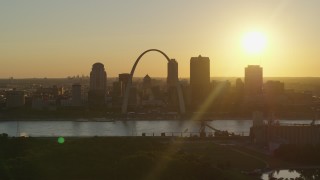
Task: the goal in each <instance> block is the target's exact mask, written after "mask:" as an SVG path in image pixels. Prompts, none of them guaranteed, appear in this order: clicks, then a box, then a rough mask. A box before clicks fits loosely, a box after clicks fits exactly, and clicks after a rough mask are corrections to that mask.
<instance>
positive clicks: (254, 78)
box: [244, 65, 263, 96]
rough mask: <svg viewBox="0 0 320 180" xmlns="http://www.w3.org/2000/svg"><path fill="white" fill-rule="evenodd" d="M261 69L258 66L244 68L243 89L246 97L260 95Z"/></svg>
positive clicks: (261, 83) (261, 84)
mask: <svg viewBox="0 0 320 180" xmlns="http://www.w3.org/2000/svg"><path fill="white" fill-rule="evenodd" d="M262 86H263V69H262V67H260V66H259V65H249V66H248V67H246V68H245V77H244V88H245V94H246V95H247V96H257V95H262Z"/></svg>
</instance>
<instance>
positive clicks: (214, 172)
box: [0, 137, 286, 180]
mask: <svg viewBox="0 0 320 180" xmlns="http://www.w3.org/2000/svg"><path fill="white" fill-rule="evenodd" d="M57 139H58V138H7V137H1V138H0V147H1V148H0V179H1V180H2V179H48V180H50V179H52V180H53V179H54V180H56V179H68V180H70V179H88V180H89V179H93V180H94V179H126V180H129V179H130V180H131V179H139V180H140V179H141V180H144V179H145V180H149V179H150V180H153V179H175V180H179V179H181V180H182V179H183V180H188V179H194V180H198V179H201V180H204V179H223V180H224V179H225V180H233V179H239V180H241V179H259V177H258V176H250V175H245V174H243V173H241V171H243V170H245V171H252V170H254V169H257V168H261V169H262V168H265V167H266V166H269V165H270V166H274V167H276V166H284V165H286V164H285V163H283V162H280V161H277V160H274V159H272V158H270V157H268V156H266V155H263V154H259V153H257V152H254V151H252V150H250V149H248V148H244V147H243V146H242V145H234V144H233V145H230V142H228V141H226V142H224V141H225V140H212V139H199V138H195V139H190V138H169V137H93V138H65V142H64V143H61V144H59V143H58V141H57ZM218 143H219V144H218Z"/></svg>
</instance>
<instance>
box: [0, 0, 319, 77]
mask: <svg viewBox="0 0 320 180" xmlns="http://www.w3.org/2000/svg"><path fill="white" fill-rule="evenodd" d="M319 7H320V1H319V0H308V1H302V0H259V1H258V0H243V1H242V0H241V1H240V0H227V1H225V0H201V1H191V0H190V1H186V0H161V1H150V0H149V1H148V0H134V1H133V0H121V1H119V0H103V1H102V0H91V1H87V0H68V1H63V0H56V1H46V0H30V1H20V0H9V1H0V24H1V26H0V78H8V77H14V78H33V77H48V78H49V77H67V76H74V75H78V74H79V75H82V74H83V75H89V72H90V71H91V66H92V64H93V63H95V62H101V63H103V64H104V65H105V68H106V71H107V74H108V76H109V77H115V76H117V75H118V74H119V73H125V72H129V71H130V70H131V67H132V65H133V63H134V61H135V59H136V58H137V57H138V56H139V55H140V54H141V53H142V52H143V51H145V50H147V49H150V48H157V49H160V50H163V51H164V52H165V53H167V54H168V56H169V57H170V58H175V59H176V60H177V61H178V63H179V76H180V77H189V63H190V58H191V57H192V56H198V55H199V54H201V55H202V56H207V57H209V58H210V59H211V62H210V63H211V76H212V77H226V76H230V77H237V76H243V75H244V67H245V66H247V65H248V64H260V65H261V66H263V69H264V75H265V76H278V77H279V76H296V77H297V76H319V67H320V34H319V33H320V21H319V17H320V10H319ZM248 31H258V32H262V33H263V34H265V35H266V39H267V45H266V48H265V50H264V51H263V52H262V53H261V54H259V55H250V54H247V53H246V52H245V51H244V49H243V47H242V44H241V40H242V38H243V35H244V34H245V33H246V32H248ZM166 73H167V70H166V60H165V58H164V57H163V56H161V55H160V54H158V53H155V52H151V53H149V54H147V55H146V56H145V57H144V58H143V59H142V60H141V63H140V64H139V66H138V68H137V71H136V75H135V76H136V77H142V76H144V75H145V74H149V75H150V76H151V77H165V76H166Z"/></svg>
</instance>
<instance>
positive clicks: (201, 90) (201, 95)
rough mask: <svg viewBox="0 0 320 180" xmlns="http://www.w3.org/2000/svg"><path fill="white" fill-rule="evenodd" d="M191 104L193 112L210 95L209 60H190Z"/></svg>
mask: <svg viewBox="0 0 320 180" xmlns="http://www.w3.org/2000/svg"><path fill="white" fill-rule="evenodd" d="M190 87H191V104H192V106H193V108H196V109H193V110H194V111H195V110H197V108H199V106H200V105H201V104H202V103H204V101H205V99H206V98H207V97H208V95H209V93H210V90H211V88H210V59H209V58H208V57H202V56H200V55H199V56H198V57H192V58H191V59H190Z"/></svg>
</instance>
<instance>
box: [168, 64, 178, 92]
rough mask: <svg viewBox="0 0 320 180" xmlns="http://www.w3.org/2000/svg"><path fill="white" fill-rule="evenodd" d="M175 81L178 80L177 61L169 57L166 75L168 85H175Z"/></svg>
mask: <svg viewBox="0 0 320 180" xmlns="http://www.w3.org/2000/svg"><path fill="white" fill-rule="evenodd" d="M177 81H178V62H177V61H176V60H175V59H171V60H170V61H169V62H168V75H167V85H168V87H175V86H176V83H177Z"/></svg>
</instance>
